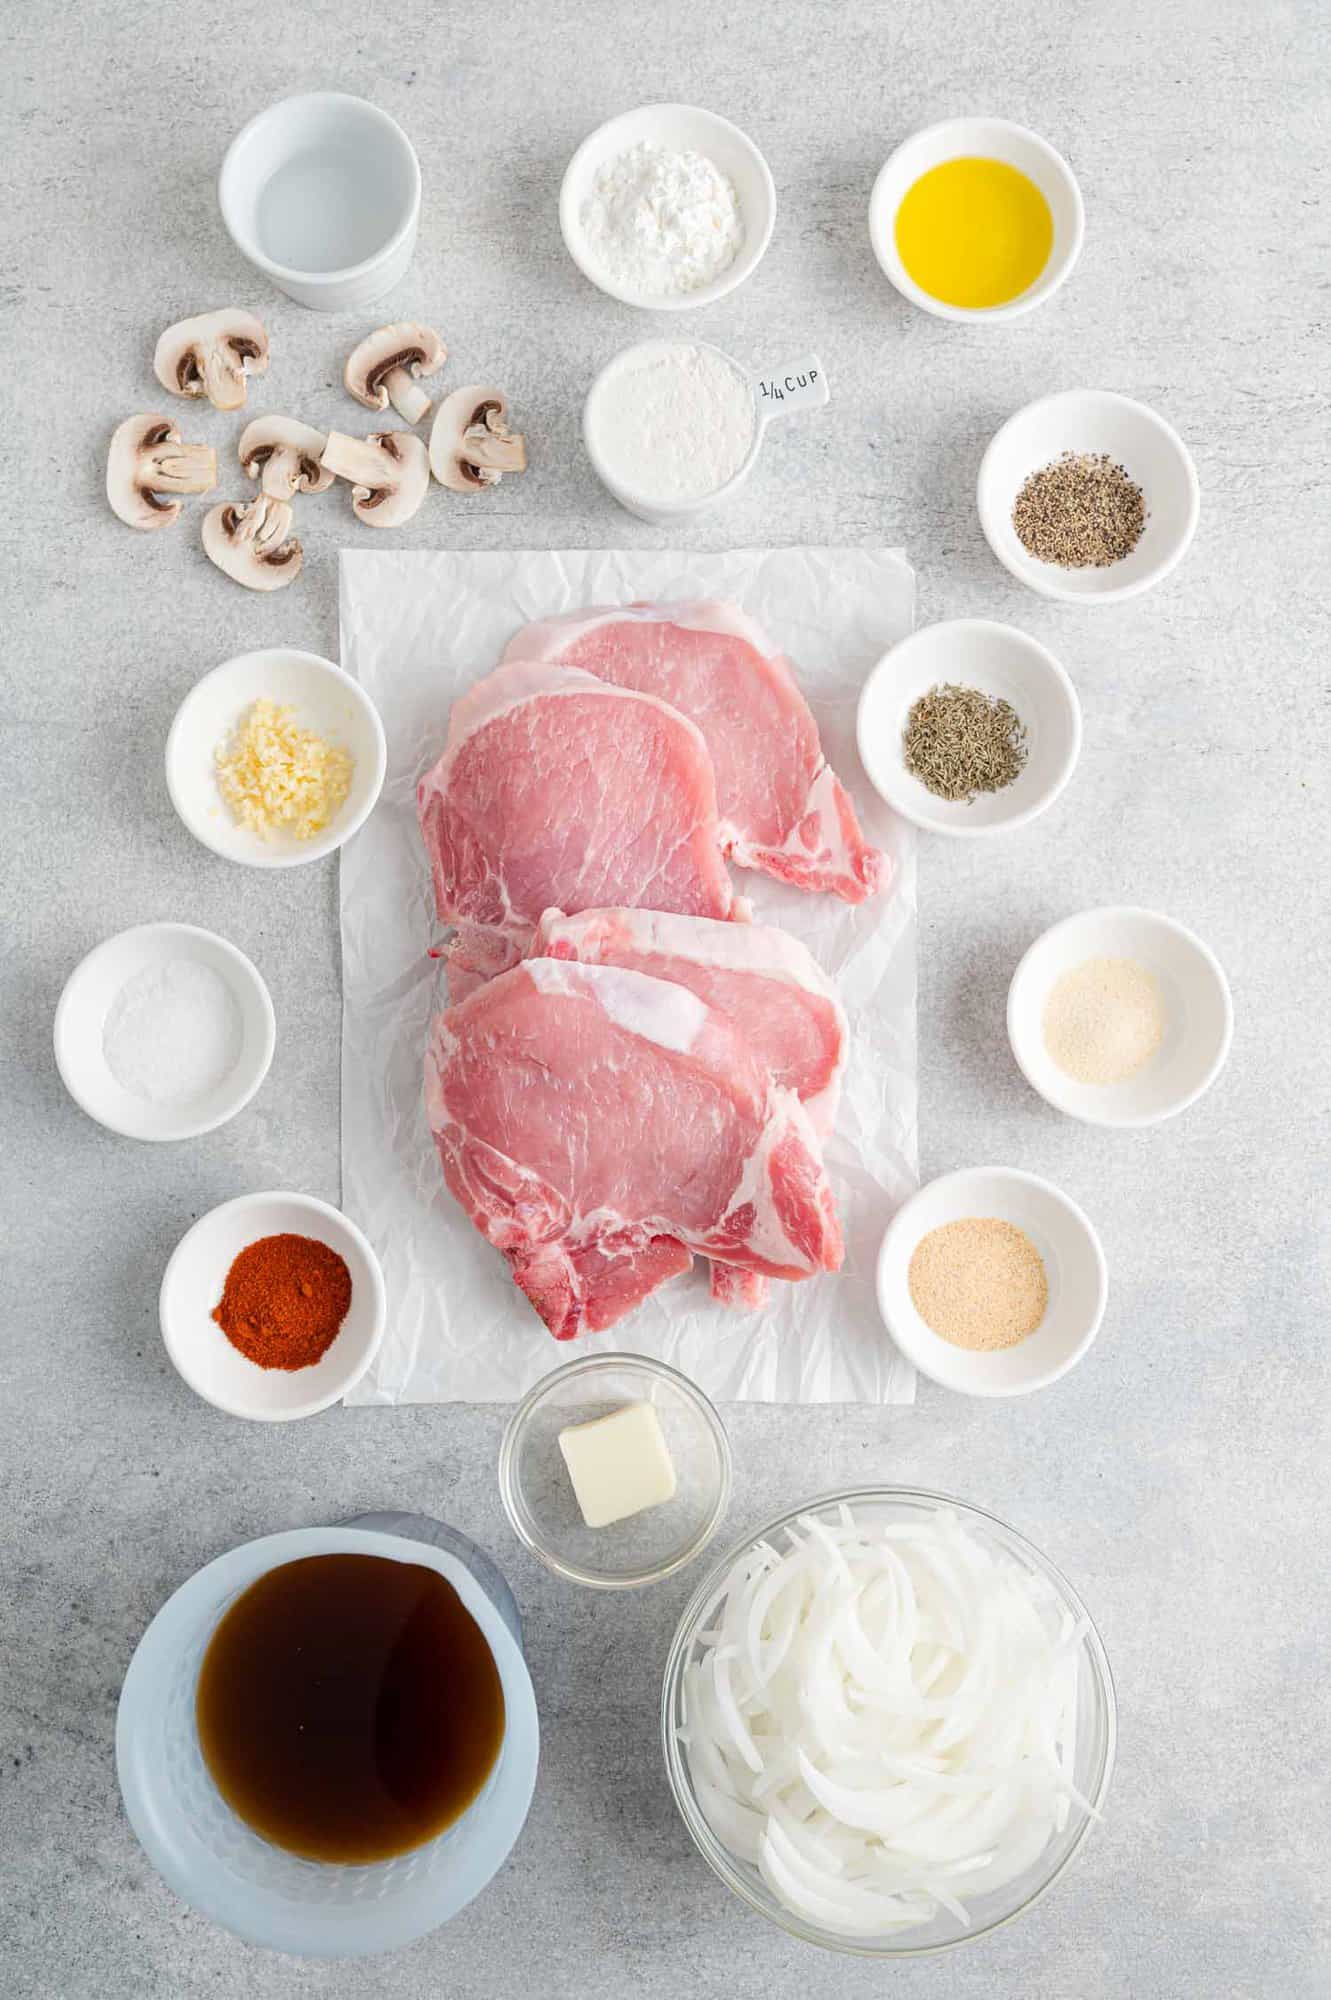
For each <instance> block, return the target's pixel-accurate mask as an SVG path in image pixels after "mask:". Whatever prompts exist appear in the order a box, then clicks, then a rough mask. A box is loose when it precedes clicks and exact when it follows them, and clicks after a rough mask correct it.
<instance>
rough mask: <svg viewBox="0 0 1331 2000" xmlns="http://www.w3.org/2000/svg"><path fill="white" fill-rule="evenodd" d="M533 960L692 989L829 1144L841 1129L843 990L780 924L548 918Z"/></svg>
mask: <svg viewBox="0 0 1331 2000" xmlns="http://www.w3.org/2000/svg"><path fill="white" fill-rule="evenodd" d="M531 952H532V956H533V957H540V958H572V959H577V960H578V961H579V962H580V963H581V964H583V965H625V966H628V967H629V968H630V970H632V971H634V972H645V973H647V974H649V975H650V977H651V978H653V979H669V980H672V981H673V982H674V983H675V985H677V986H687V987H688V989H689V991H690V992H691V993H696V994H697V996H698V998H699V999H700V1000H705V1001H706V1003H707V1005H708V1006H709V1007H715V1008H716V1009H717V1010H718V1011H719V1012H720V1013H722V1014H729V1015H730V1016H731V1018H732V1019H733V1020H734V1021H735V1023H736V1025H737V1026H738V1027H739V1028H740V1030H741V1032H742V1033H743V1034H744V1036H745V1037H746V1039H747V1041H748V1043H749V1046H750V1048H751V1049H752V1050H753V1052H754V1054H755V1055H756V1056H757V1058H758V1060H759V1062H761V1063H765V1064H766V1066H767V1068H768V1069H770V1070H771V1072H772V1076H773V1078H774V1079H775V1081H776V1082H777V1083H778V1084H780V1085H782V1086H783V1087H784V1088H785V1089H787V1090H793V1091H794V1092H795V1095H796V1096H797V1097H798V1098H799V1099H800V1101H801V1102H802V1104H803V1105H804V1109H805V1110H806V1111H807V1112H808V1114H809V1122H810V1124H811V1125H812V1126H813V1129H814V1131H815V1132H817V1133H818V1134H819V1136H820V1137H826V1135H827V1133H829V1132H830V1131H831V1129H832V1126H833V1125H834V1123H835V1122H836V1106H837V1098H838V1096H839V1094H840V1090H841V1073H842V1071H843V1070H844V1068H845V1066H846V1036H847V1029H846V1017H845V1014H844V1013H843V1012H842V1008H841V1002H840V1000H839V999H838V998H837V992H836V988H835V987H834V986H833V984H832V982H831V980H830V979H829V978H828V977H827V974H826V973H825V972H824V971H823V970H822V968H821V966H819V965H818V964H817V963H816V962H815V961H814V959H813V958H812V956H811V955H810V953H809V952H808V951H807V950H806V949H805V947H804V946H803V945H802V944H801V943H800V941H799V939H798V938H794V937H792V936H791V935H790V933H789V931H783V930H779V929H778V928H777V926H776V925H775V924H721V923H717V922H715V921H714V920H712V919H709V918H706V917H679V916H667V915H662V914H661V913H660V912H658V911H655V910H584V911H583V912H582V913H581V915H578V916H571V917H566V916H565V915H564V914H563V912H562V911H560V910H547V911H546V913H545V915H544V916H543V917H542V918H541V921H540V923H539V924H538V925H537V927H536V936H535V938H534V939H533V941H532V946H531Z"/></svg>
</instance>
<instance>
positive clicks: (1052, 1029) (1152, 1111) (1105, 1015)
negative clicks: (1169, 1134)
mask: <svg viewBox="0 0 1331 2000" xmlns="http://www.w3.org/2000/svg"><path fill="white" fill-rule="evenodd" d="M1007 1028H1008V1040H1009V1041H1010V1043H1011V1044H1012V1053H1013V1055H1014V1056H1015V1057H1016V1060H1017V1066H1018V1068H1019V1069H1020V1070H1021V1072H1022V1075H1023V1076H1024V1077H1025V1078H1026V1081H1027V1082H1028V1083H1029V1084H1030V1086H1031V1088H1032V1089H1033V1090H1037V1091H1038V1092H1039V1093H1040V1095H1041V1097H1043V1098H1044V1099H1045V1100H1046V1102H1048V1103H1049V1104H1052V1105H1053V1106H1054V1108H1055V1110H1057V1111H1064V1112H1066V1113H1067V1114H1068V1116H1069V1117H1070V1118H1080V1119H1083V1120H1084V1121H1085V1122H1086V1123H1087V1124H1090V1125H1118V1126H1141V1125H1156V1124H1158V1123H1159V1122H1160V1121H1161V1119H1164V1118H1172V1117H1173V1116H1174V1115H1175V1114H1176V1113H1177V1112H1180V1111H1183V1110H1185V1109H1186V1108H1187V1106H1188V1105H1190V1104H1195V1103H1196V1101H1197V1099H1198V1098H1199V1097H1200V1096H1201V1095H1202V1093H1203V1091H1205V1090H1209V1088H1210V1086H1211V1085H1212V1084H1213V1083H1214V1082H1215V1079H1216V1077H1217V1076H1218V1075H1219V1074H1220V1071H1221V1069H1222V1068H1223V1067H1224V1063H1225V1058H1226V1056H1227V1055H1228V1054H1229V1045H1230V1042H1231V1039H1232V1037H1233V1032H1234V1008H1233V1002H1232V1000H1231V999H1230V992H1229V982H1228V981H1227V980H1226V978H1225V974H1224V971H1223V969H1222V967H1221V965H1220V962H1219V960H1218V959H1217V958H1216V956H1215V953H1214V952H1213V951H1211V950H1210V948H1209V947H1208V946H1207V945H1205V944H1203V942H1202V940H1201V939H1200V938H1199V937H1197V936H1196V935H1195V934H1194V933H1193V932H1192V931H1190V930H1186V929H1185V928H1184V926H1183V925H1182V924H1179V923H1175V922H1174V921H1173V919H1172V918H1170V917H1165V916H1161V915H1159V914H1158V912H1156V911H1154V910H1140V909H1132V908H1108V909H1097V910H1083V911H1081V912H1080V913H1079V914H1078V915H1076V916H1073V917H1065V918H1064V920H1063V922H1062V923H1058V924H1055V925H1054V926H1053V927H1052V929H1050V930H1047V931H1045V933H1044V934H1043V936H1042V937H1038V938H1037V939H1036V940H1035V943H1034V944H1033V945H1031V947H1030V949H1029V950H1028V951H1027V952H1026V953H1025V955H1024V956H1023V958H1022V959H1021V962H1020V964H1019V965H1018V966H1017V969H1016V971H1015V972H1014V973H1013V975H1012V984H1011V986H1010V987H1009V988H1008V1002H1007Z"/></svg>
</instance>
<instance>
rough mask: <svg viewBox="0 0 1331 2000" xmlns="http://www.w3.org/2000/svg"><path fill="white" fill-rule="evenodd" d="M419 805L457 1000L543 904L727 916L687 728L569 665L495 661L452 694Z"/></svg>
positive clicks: (697, 756)
mask: <svg viewBox="0 0 1331 2000" xmlns="http://www.w3.org/2000/svg"><path fill="white" fill-rule="evenodd" d="M417 805H418V808H419V811H420V821H421V833H422V837H423V838H424V841H425V846H426V851H427V853H428V854H429V857H430V866H431V869H432V871H433V875H434V890H435V901H436V904H437V907H438V912H439V916H440V918H441V920H442V921H444V922H446V923H452V924H456V925H457V926H458V935H457V937H456V939H455V941H454V946H453V947H452V948H451V952H450V984H451V990H452V992H453V995H454V997H455V998H456V997H458V995H459V992H460V990H465V987H466V984H467V981H468V979H469V978H470V980H471V981H472V982H474V980H475V979H476V978H483V977H490V976H492V975H493V974H494V973H496V972H500V971H503V970H504V968H505V967H506V966H508V965H511V964H513V963H514V962H515V961H516V960H517V959H518V958H520V957H521V956H522V953H523V952H524V951H525V949H526V948H527V945H528V944H529V942H530V940H531V934H532V931H533V929H534V928H535V925H536V922H537V919H538V918H539V917H540V915H541V913H542V911H544V910H547V909H549V908H550V907H551V905H555V906H557V907H558V908H560V909H564V910H584V909H587V908H589V907H591V906H593V905H596V906H600V905H603V904H634V905H640V906H642V907H643V908H645V909H661V910H677V911H683V912H686V913H688V914H690V915H694V916H705V917H718V918H723V917H727V916H729V914H730V910H731V906H732V902H733V899H734V891H733V888H732V885H731V881H730V877H729V874H728V873H727V870H726V866H725V862H724V860H723V859H722V853H721V845H720V842H719V839H718V832H717V814H716V789H715V782H714V779H713V775H712V765H711V760H710V758H709V756H708V753H707V746H706V744H705V743H704V742H703V739H702V737H701V735H700V734H699V732H698V730H697V729H696V728H695V727H694V725H693V724H692V723H691V722H689V721H687V720H686V718H685V717H684V716H682V715H680V714H679V713H678V711H677V710H675V709H673V708H671V707H669V706H667V705H666V703H664V702H662V701H659V700H657V699H656V698H655V697H653V696H652V695H650V694H640V693H637V692H635V691H634V690H631V689H624V688H619V687H614V686H611V685H610V683H608V682H607V681H605V680H601V679H598V678H596V677H595V676H594V675H591V674H587V673H582V672H580V671H579V670H577V669H576V668H572V667H562V666H557V665H550V666H547V665H540V664H526V665H515V666H501V667H499V668H498V669H497V670H496V671H495V672H494V673H492V674H488V675H487V676H486V677H485V679H484V680H481V681H479V682H478V683H477V684H476V686H475V687H473V688H472V689H470V690H469V692H468V693H467V694H465V695H464V696H463V697H462V698H461V700H460V701H457V702H455V703H454V705H453V712H452V715H451V716H450V718H449V728H448V741H447V745H446V747H445V750H444V754H443V756H442V757H441V758H440V760H439V762H438V763H437V764H436V765H435V767H434V769H433V770H432V771H431V772H430V773H429V775H428V776H427V777H426V778H425V779H424V780H423V781H422V783H421V785H420V787H419V790H418V792H417ZM454 974H456V975H457V978H456V979H454V978H453V975H454Z"/></svg>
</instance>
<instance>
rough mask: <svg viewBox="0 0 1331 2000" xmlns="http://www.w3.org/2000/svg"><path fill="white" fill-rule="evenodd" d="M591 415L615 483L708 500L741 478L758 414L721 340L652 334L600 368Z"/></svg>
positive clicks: (646, 494) (593, 440)
mask: <svg viewBox="0 0 1331 2000" xmlns="http://www.w3.org/2000/svg"><path fill="white" fill-rule="evenodd" d="M585 421H586V429H587V440H588V444H589V446H590V447H591V449H592V454H593V458H594V459H599V461H600V465H599V466H598V470H601V471H602V473H603V476H605V477H606V478H608V480H609V481H610V482H611V484H612V486H619V487H621V488H623V489H624V490H625V491H627V492H629V493H632V494H634V495H635V496H636V497H637V498H638V499H640V500H644V501H663V502H665V503H667V504H671V505H676V504H686V503H687V502H689V501H691V500H704V499H706V498H707V497H708V496H709V495H710V494H713V493H716V492H717V491H719V489H720V488H721V487H722V486H724V485H725V484H726V483H727V481H728V480H731V479H733V478H734V476H735V474H736V473H737V472H738V471H739V469H740V467H741V466H742V465H743V463H744V461H745V459H746V458H747V457H748V455H749V451H750V448H751V446H752V444H753V438H754V432H755V430H756V429H757V424H758V416H757V411H756V408H755V405H754V400H753V389H752V386H751V385H750V383H749V380H748V377H747V376H746V375H743V374H742V373H741V372H740V370H739V369H738V368H737V367H736V366H735V364H734V362H733V361H730V360H728V359H727V357H726V356H725V355H724V354H722V353H720V352H719V351H718V350H717V349H716V348H714V347H700V346H695V345H694V344H693V343H692V342H690V341H673V340H644V341H642V342H641V343H640V344H639V345H638V346H637V347H629V348H626V349H625V351H624V352H623V354H621V355H620V356H619V357H618V359H617V360H616V361H614V362H612V363H611V365H610V366H609V367H608V368H607V369H606V370H605V372H604V374H603V375H601V376H600V378H599V379H598V381H597V382H596V383H595V385H594V386H593V389H592V392H591V394H590V396H589V397H588V398H587V412H586V419H585Z"/></svg>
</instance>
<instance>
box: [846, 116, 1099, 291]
mask: <svg viewBox="0 0 1331 2000" xmlns="http://www.w3.org/2000/svg"><path fill="white" fill-rule="evenodd" d="M961 159H986V160H1002V161H1004V162H1005V163H1006V164H1007V165H1008V166H1010V167H1016V168H1017V170H1018V172H1019V173H1023V174H1025V175H1026V177H1027V179H1028V180H1032V181H1034V183H1035V185H1036V187H1038V188H1039V190H1040V192H1041V194H1042V195H1043V196H1044V198H1045V200H1046V201H1047V202H1048V204H1049V212H1050V214H1051V216H1052V217H1053V222H1054V240H1053V243H1052V244H1051V246H1050V250H1049V256H1048V258H1047V260H1046V262H1045V266H1044V269H1043V270H1042V271H1041V273H1040V275H1039V277H1038V278H1037V279H1036V280H1035V283H1034V284H1032V285H1028V286H1027V288H1026V290H1025V291H1024V292H1022V293H1020V294H1019V295H1018V296H1017V297H1016V298H1015V299H1009V300H1008V302H1007V304H1006V305H1001V306H980V307H976V306H950V305H947V304H946V303H945V302H944V300H942V299H936V298H934V296H933V294H932V293H931V292H926V291H924V290H923V289H922V288H921V287H920V286H919V285H917V284H916V282H915V280H914V279H913V278H912V277H911V276H910V274H909V272H908V271H907V269H906V267H905V265H904V264H903V263H902V261H901V258H900V257H899V255H898V254H897V238H896V223H897V210H898V209H899V208H900V206H901V203H902V201H903V199H904V198H905V196H906V194H907V193H908V192H909V190H910V189H911V188H913V187H914V185H915V183H916V181H917V180H919V179H920V177H921V175H922V174H927V173H929V172H930V171H931V170H932V169H933V168H934V167H941V166H942V165H943V164H944V162H945V161H947V160H961ZM1085 233H1086V209H1085V205H1084V203H1083V202H1082V198H1081V189H1080V188H1079V187H1078V185H1077V181H1076V176H1075V175H1074V174H1073V171H1072V169H1071V167H1070V166H1069V165H1068V163H1067V161H1066V160H1065V159H1064V158H1063V155H1062V154H1061V153H1059V152H1056V151H1055V149H1054V147H1052V146H1051V145H1050V144H1049V141H1048V140H1047V139H1042V138H1040V136H1039V135H1038V133H1035V132H1031V131H1029V130H1028V129H1027V127H1026V126H1024V125H1014V124H1012V122H1011V121H1010V120H1009V119H1007V118H949V119H947V120H945V122H944V123H943V124H941V125H929V126H926V127H925V129H924V131H922V132H916V133H915V134H913V136H912V137H911V138H909V139H906V140H905V141H903V143H902V144H901V145H900V146H898V147H897V150H896V151H895V153H893V154H892V156H891V158H890V159H889V160H888V161H887V162H886V164H885V165H884V166H883V168H882V170H881V171H880V173H879V175H878V178H877V180H876V181H875V182H874V184H873V193H872V195H871V196H870V198H869V241H870V242H871V244H872V245H873V253H874V256H875V257H876V258H877V259H878V262H879V263H880V265H881V266H882V268H883V270H884V272H885V273H886V275H887V276H888V277H889V278H890V279H891V280H892V283H893V284H894V285H895V286H896V288H897V290H898V291H899V292H900V293H901V296H902V297H903V298H905V299H909V300H910V302H911V304H912V305H916V306H919V307H920V308H921V309H922V310H923V311H924V312H927V313H933V314H935V316H936V317H937V318H939V319H954V320H980V321H986V322H987V321H995V322H997V321H1001V320H1011V319H1017V318H1018V317H1019V316H1020V315H1021V314H1022V313H1028V312H1030V311H1031V309H1032V308H1033V307H1035V306H1038V305H1043V304H1044V301H1045V300H1046V299H1049V298H1052V297H1053V295H1054V293H1055V292H1056V291H1057V290H1058V289H1059V287H1060V285H1062V284H1063V283H1064V282H1065V280H1066V279H1067V277H1068V274H1069V272H1070V271H1071V270H1072V267H1073V265H1074V264H1075V263H1076V261H1077V258H1078V257H1079V256H1080V254H1081V246H1082V238H1083V237H1084V235H1085Z"/></svg>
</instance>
